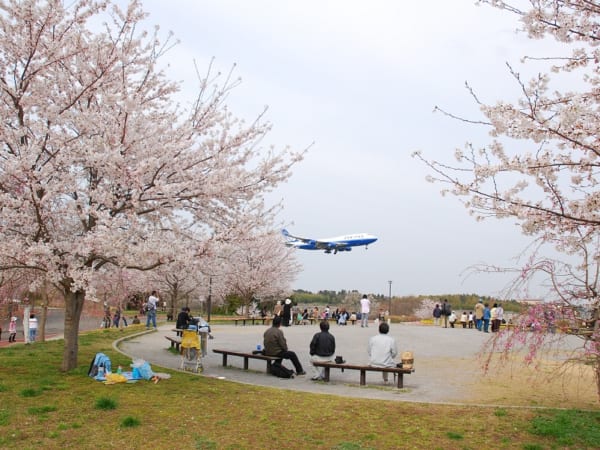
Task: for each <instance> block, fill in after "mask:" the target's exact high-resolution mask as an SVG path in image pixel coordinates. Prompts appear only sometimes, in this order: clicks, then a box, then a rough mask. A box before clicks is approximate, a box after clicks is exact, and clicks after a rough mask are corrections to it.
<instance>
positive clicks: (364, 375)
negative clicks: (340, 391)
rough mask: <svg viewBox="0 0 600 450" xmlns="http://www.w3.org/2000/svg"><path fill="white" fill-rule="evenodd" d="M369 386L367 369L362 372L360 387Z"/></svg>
mask: <svg viewBox="0 0 600 450" xmlns="http://www.w3.org/2000/svg"><path fill="white" fill-rule="evenodd" d="M365 384H367V371H366V370H365V369H361V370H360V385H361V386H364V385H365Z"/></svg>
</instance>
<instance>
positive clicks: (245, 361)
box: [244, 356, 248, 370]
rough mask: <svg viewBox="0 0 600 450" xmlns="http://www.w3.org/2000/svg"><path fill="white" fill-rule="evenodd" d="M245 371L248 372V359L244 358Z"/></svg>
mask: <svg viewBox="0 0 600 450" xmlns="http://www.w3.org/2000/svg"><path fill="white" fill-rule="evenodd" d="M244 370H248V357H246V356H244Z"/></svg>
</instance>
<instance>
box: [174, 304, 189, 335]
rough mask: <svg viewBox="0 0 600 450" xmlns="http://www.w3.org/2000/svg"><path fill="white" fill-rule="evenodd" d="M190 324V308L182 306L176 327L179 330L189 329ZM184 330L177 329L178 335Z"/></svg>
mask: <svg viewBox="0 0 600 450" xmlns="http://www.w3.org/2000/svg"><path fill="white" fill-rule="evenodd" d="M189 324H190V308H188V307H187V306H184V307H183V308H181V312H180V313H179V314H178V315H177V322H176V323H175V328H177V330H187V328H188V326H189ZM181 334H182V332H181V331H177V336H181Z"/></svg>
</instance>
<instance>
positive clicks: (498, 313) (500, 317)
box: [496, 303, 504, 332]
mask: <svg viewBox="0 0 600 450" xmlns="http://www.w3.org/2000/svg"><path fill="white" fill-rule="evenodd" d="M496 316H497V320H498V325H497V327H496V331H497V332H498V331H500V325H502V322H503V321H504V308H503V307H502V305H501V304H500V303H498V307H497V308H496Z"/></svg>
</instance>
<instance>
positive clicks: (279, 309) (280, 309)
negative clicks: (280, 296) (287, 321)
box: [273, 300, 283, 316]
mask: <svg viewBox="0 0 600 450" xmlns="http://www.w3.org/2000/svg"><path fill="white" fill-rule="evenodd" d="M282 312H283V306H281V300H277V303H276V304H275V307H274V308H273V315H274V316H281V313H282Z"/></svg>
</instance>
